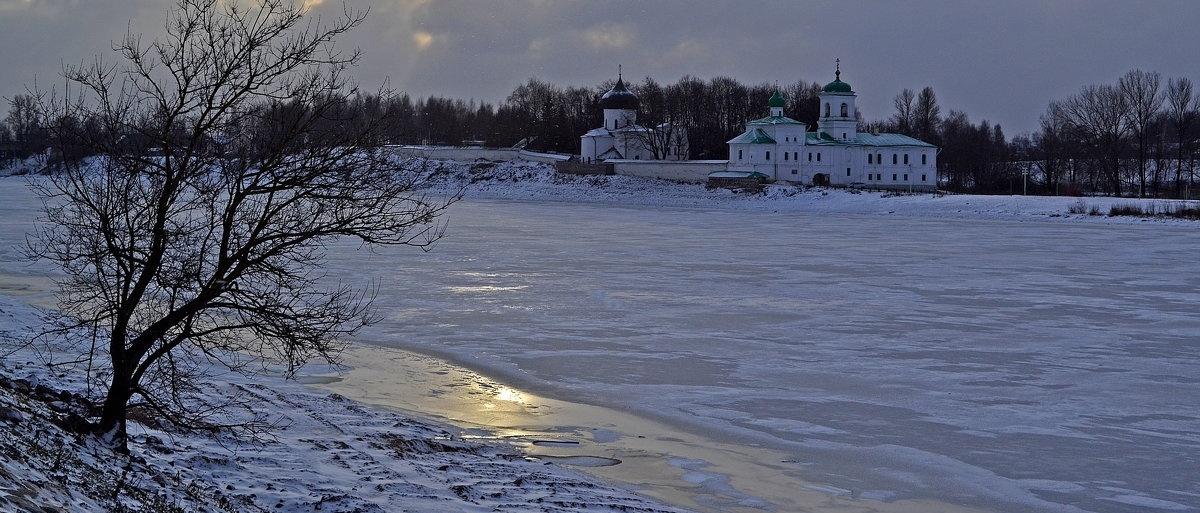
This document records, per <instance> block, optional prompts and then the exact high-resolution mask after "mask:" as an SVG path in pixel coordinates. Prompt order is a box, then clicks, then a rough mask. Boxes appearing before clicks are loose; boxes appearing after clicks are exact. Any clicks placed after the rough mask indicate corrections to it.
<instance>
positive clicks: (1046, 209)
mask: <svg viewBox="0 0 1200 513" xmlns="http://www.w3.org/2000/svg"><path fill="white" fill-rule="evenodd" d="M404 165H405V167H406V169H408V170H410V171H416V172H421V171H423V172H427V173H430V174H431V175H433V176H434V177H436V180H437V182H438V186H437V187H435V189H434V190H436V191H439V192H443V193H448V192H452V191H457V190H459V189H462V188H464V187H465V189H462V190H463V195H464V197H466V198H472V199H496V200H517V201H538V202H545V201H555V202H568V203H585V204H609V205H626V206H644V207H669V208H689V209H705V210H709V209H719V210H743V211H760V212H779V213H788V212H803V213H823V214H870V215H895V216H903V217H917V218H932V219H941V218H949V219H996V220H1046V221H1070V222H1086V223H1109V224H1140V223H1162V224H1185V225H1195V226H1200V222H1197V221H1187V220H1178V219H1157V218H1139V217H1108V216H1106V215H1099V216H1092V215H1087V214H1072V213H1070V210H1071V209H1072V208H1073V207H1077V206H1078V205H1083V206H1084V207H1085V210H1091V209H1092V207H1095V208H1096V209H1097V210H1098V211H1099V212H1101V213H1105V214H1106V213H1108V211H1109V210H1110V209H1111V208H1112V207H1113V206H1123V205H1142V206H1148V205H1155V206H1158V207H1162V206H1164V205H1166V206H1177V205H1188V206H1190V207H1192V208H1200V201H1198V200H1192V201H1186V202H1185V201H1178V200H1159V199H1137V198H1111V197H1085V198H1074V197H1066V196H1018V195H1011V196H998V195H968V194H951V195H942V194H932V193H911V194H910V193H903V192H885V191H860V190H848V189H838V188H812V187H807V188H805V187H796V186H791V185H771V186H768V187H767V188H766V190H765V191H764V192H763V193H762V194H755V195H750V194H744V193H735V192H732V191H729V190H725V189H708V188H706V187H705V186H703V185H700V184H684V183H677V182H671V181H667V180H656V179H650V178H641V177H633V176H617V175H612V176H574V175H562V174H557V173H555V172H554V169H553V167H551V166H550V165H548V164H540V163H535V162H524V161H513V162H501V163H487V162H476V163H469V162H455V161H440V160H426V159H420V158H415V159H407V160H405V161H404ZM1159 210H1162V209H1161V208H1159Z"/></svg>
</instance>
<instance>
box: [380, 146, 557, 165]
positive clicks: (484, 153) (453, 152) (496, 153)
mask: <svg viewBox="0 0 1200 513" xmlns="http://www.w3.org/2000/svg"><path fill="white" fill-rule="evenodd" d="M390 149H391V150H392V151H394V152H396V154H397V155H401V156H405V157H421V158H427V159H434V160H476V159H484V160H496V161H502V162H503V161H510V160H528V161H531V162H546V163H553V162H561V161H565V160H569V159H570V158H571V157H570V155H560V154H557V153H538V152H534V151H528V150H518V149H514V148H471V147H465V148H459V147H456V146H391V147H390Z"/></svg>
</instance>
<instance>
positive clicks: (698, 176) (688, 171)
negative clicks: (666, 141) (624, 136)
mask: <svg viewBox="0 0 1200 513" xmlns="http://www.w3.org/2000/svg"><path fill="white" fill-rule="evenodd" d="M606 163H608V164H612V165H613V171H614V172H615V173H616V174H618V175H626V176H642V177H646V178H662V179H664V180H675V181H678V182H705V181H708V174H709V173H712V172H714V171H725V170H726V169H728V167H729V161H728V160H629V159H623V160H608V161H606Z"/></svg>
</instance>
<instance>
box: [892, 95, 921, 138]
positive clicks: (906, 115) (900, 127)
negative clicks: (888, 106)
mask: <svg viewBox="0 0 1200 513" xmlns="http://www.w3.org/2000/svg"><path fill="white" fill-rule="evenodd" d="M916 97H917V95H916V93H914V92H913V90H912V89H908V88H905V89H904V90H902V91H900V94H897V95H896V97H895V98H892V105H894V106H895V107H896V113H895V114H893V115H892V126H893V127H894V130H895V131H896V132H897V133H901V134H904V135H913V124H914V117H915V114H916V113H915V108H916V107H915V105H913V102H914V101H915V100H916Z"/></svg>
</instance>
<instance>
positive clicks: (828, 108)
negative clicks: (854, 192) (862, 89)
mask: <svg viewBox="0 0 1200 513" xmlns="http://www.w3.org/2000/svg"><path fill="white" fill-rule="evenodd" d="M834 77H835V78H834V80H833V82H830V83H829V84H828V85H826V86H825V87H824V88H822V90H821V94H820V100H821V107H820V108H821V112H820V118H819V120H818V122H817V127H816V130H812V131H810V130H809V127H808V126H807V125H806V124H804V123H802V122H800V121H796V120H794V119H792V118H789V117H787V116H784V115H783V107H784V98H783V96H782V95H780V94H779V91H778V90H777V91H775V94H774V95H772V96H771V99H770V100H769V101H768V102H767V107H768V109H769V113H768V115H767V116H766V117H764V118H759V119H755V120H753V121H750V122H748V123H746V131H745V132H743V133H742V134H741V135H739V136H737V137H735V138H733V139H730V140H729V168H728V170H729V171H734V172H747V173H759V174H761V175H763V176H764V177H765V178H766V179H770V180H776V181H785V182H795V183H804V184H812V185H856V186H866V187H883V188H911V189H933V188H934V187H935V186H936V182H937V171H936V170H937V153H938V149H937V147H936V146H934V145H932V144H929V143H926V142H924V141H920V140H917V139H914V138H912V137H909V136H906V135H901V134H872V133H863V132H859V131H858V122H859V117H858V110H857V109H856V107H855V105H854V100H855V98H857V96H858V95H856V94H855V93H854V90H852V89H851V88H850V84H847V83H846V82H843V81H842V70H841V63H840V62H839V63H838V66H837V68H836V71H835V72H834Z"/></svg>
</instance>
